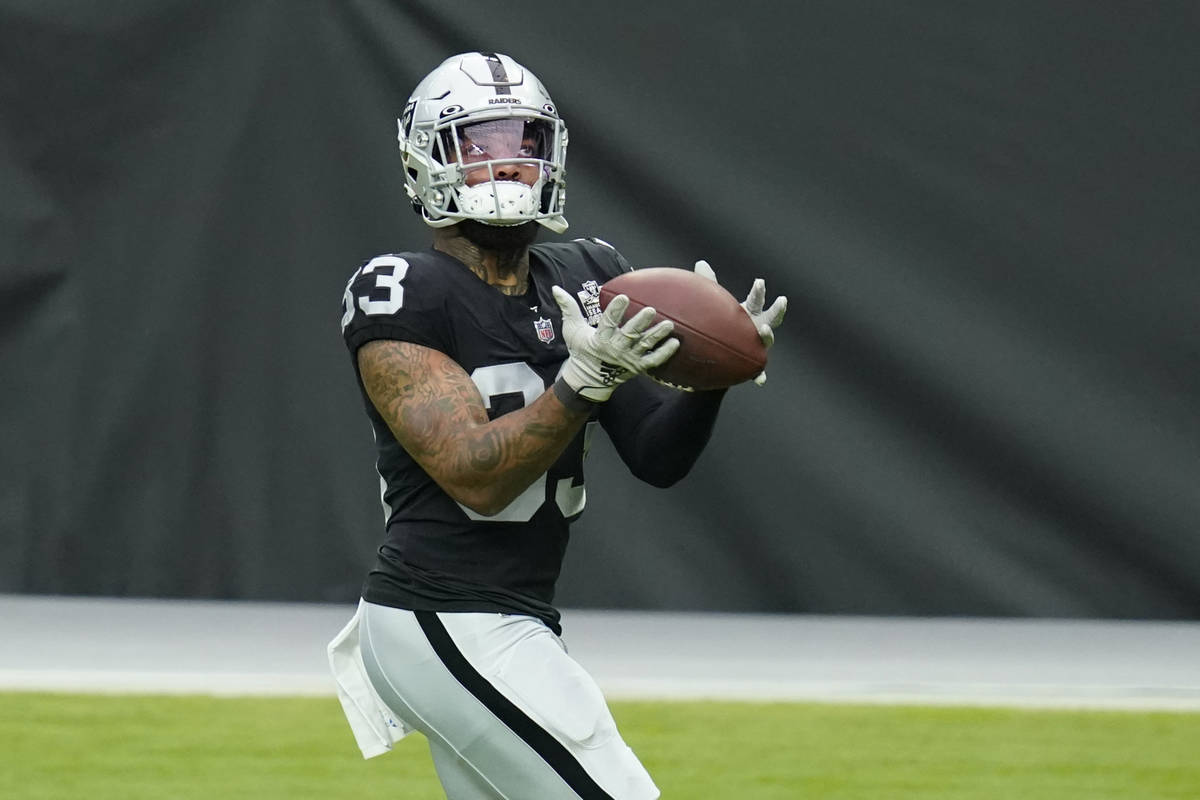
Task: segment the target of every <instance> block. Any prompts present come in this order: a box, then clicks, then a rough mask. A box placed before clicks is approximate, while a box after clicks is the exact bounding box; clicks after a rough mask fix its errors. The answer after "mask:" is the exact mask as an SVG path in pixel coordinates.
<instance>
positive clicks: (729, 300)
mask: <svg viewBox="0 0 1200 800" xmlns="http://www.w3.org/2000/svg"><path fill="white" fill-rule="evenodd" d="M705 266H706V267H707V264H706V265H705ZM709 272H711V270H709ZM619 294H623V295H625V296H627V297H628V298H629V309H628V310H627V311H626V312H625V317H626V318H628V317H629V316H632V315H633V314H636V313H637V312H638V311H640V310H641V309H643V308H647V307H651V308H653V309H654V310H655V311H656V312H657V316H656V317H655V322H658V321H659V320H664V319H669V320H671V321H672V322H674V323H675V329H674V331H673V333H672V335H673V336H674V337H675V338H677V339H678V340H679V350H678V352H676V353H675V355H674V356H672V357H671V358H670V360H668V361H667V363H665V364H663V365H662V366H661V367H657V368H655V369H653V370H651V371H650V372H649V375H650V377H652V378H654V379H655V380H657V381H659V382H660V383H665V384H667V385H669V386H673V387H675V388H677V389H685V390H707V389H723V388H725V387H727V386H733V385H735V384H739V383H742V382H744V381H748V380H753V379H755V378H756V377H758V376H759V375H761V374H762V373H763V368H764V367H766V364H767V343H766V342H764V340H763V338H762V336H761V335H760V333H759V331H758V330H757V328H756V327H755V323H754V320H753V319H751V316H750V314H749V313H747V310H746V308H744V307H743V306H742V305H741V304H740V303H739V302H738V301H737V299H736V298H734V296H733V295H731V294H730V293H729V292H727V291H725V289H723V288H721V285H720V284H719V283H717V282H716V279H715V278H713V277H711V276H710V275H708V274H705V273H704V272H702V271H700V270H697V271H695V272H693V271H692V270H686V269H676V268H673V267H649V268H646V269H639V270H634V271H633V272H626V273H624V274H622V275H618V276H617V277H615V278H613V279H611V280H609V281H608V282H607V283H605V284H604V285H603V286H601V287H600V306H601V307H602V308H606V307H607V306H608V303H609V301H610V300H612V298H613V297H615V296H617V295H619ZM760 303H761V301H760Z"/></svg>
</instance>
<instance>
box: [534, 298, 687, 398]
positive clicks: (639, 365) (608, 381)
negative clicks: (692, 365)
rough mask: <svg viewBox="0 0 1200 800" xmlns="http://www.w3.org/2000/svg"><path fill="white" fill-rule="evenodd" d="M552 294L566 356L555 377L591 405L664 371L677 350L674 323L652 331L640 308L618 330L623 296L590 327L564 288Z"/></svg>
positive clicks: (649, 315) (646, 311)
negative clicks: (624, 385)
mask: <svg viewBox="0 0 1200 800" xmlns="http://www.w3.org/2000/svg"><path fill="white" fill-rule="evenodd" d="M551 291H552V292H553V293H554V300H555V302H557V303H558V308H559V310H560V311H562V332H563V341H565V342H566V344H567V352H568V353H569V354H570V357H569V358H568V359H567V360H566V361H565V362H564V363H563V366H562V369H561V370H560V371H559V373H558V377H559V378H560V379H562V380H563V381H565V382H566V384H567V385H568V386H570V387H571V389H572V390H574V391H575V393H576V394H578V395H580V396H582V397H583V398H585V399H587V400H590V401H591V402H593V403H600V402H603V401H605V400H607V399H608V398H609V397H610V396H611V395H612V393H613V389H615V388H617V386H618V385H619V384H622V383H624V382H625V381H627V380H629V379H630V378H632V377H633V376H634V375H641V374H643V373H645V372H647V371H649V370H652V369H654V368H655V367H660V366H662V365H663V364H665V363H666V361H667V359H668V358H670V357H671V356H673V355H675V351H676V350H678V349H679V340H678V339H676V338H674V337H671V338H667V337H670V336H671V331H672V330H674V328H675V323H673V322H671V321H670V320H663V321H662V322H660V323H658V324H657V325H655V326H653V327H651V325H650V323H652V322H653V321H654V315H655V312H654V309H653V308H643V309H642V310H641V311H639V312H638V313H636V314H634V315H633V316H632V317H630V319H629V321H628V322H626V323H625V324H624V325H622V324H621V317H623V316H624V315H625V310H626V309H627V308H628V307H629V298H628V297H626V296H625V295H623V294H619V295H617V296H616V297H614V298H613V299H612V300H610V301H609V303H608V308H606V309H604V313H602V314H601V315H600V322H599V324H597V326H596V327H595V328H593V327H592V326H591V325H588V324H587V321H586V320H585V319H584V318H583V314H582V313H581V312H580V310H579V306H578V305H577V304H576V303H575V298H573V297H571V295H570V294H569V293H568V292H567V291H566V290H565V289H563V288H562V287H561V286H554V287H552V288H551Z"/></svg>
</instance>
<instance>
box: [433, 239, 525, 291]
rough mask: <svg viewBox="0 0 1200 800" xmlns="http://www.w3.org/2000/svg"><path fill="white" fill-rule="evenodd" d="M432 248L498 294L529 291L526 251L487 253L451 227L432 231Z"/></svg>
mask: <svg viewBox="0 0 1200 800" xmlns="http://www.w3.org/2000/svg"><path fill="white" fill-rule="evenodd" d="M433 247H434V249H435V250H440V251H441V252H443V253H445V254H446V255H448V256H453V257H454V258H457V259H458V260H459V261H461V262H462V263H463V264H464V265H465V266H466V267H467V269H469V270H471V272H473V273H475V275H476V276H477V277H478V278H479V279H480V280H482V281H483V282H485V283H487V284H489V285H491V286H494V287H496V289H497V290H498V291H499V292H500V293H501V294H509V295H523V294H525V293H526V292H527V291H528V290H529V248H528V247H525V246H522V247H519V248H516V249H514V250H490V249H487V248H484V247H481V246H480V245H478V244H475V243H474V242H472V241H470V240H469V239H467V238H466V237H465V236H463V235H462V234H460V233H459V232H457V231H456V230H455V229H454V228H435V229H434V231H433Z"/></svg>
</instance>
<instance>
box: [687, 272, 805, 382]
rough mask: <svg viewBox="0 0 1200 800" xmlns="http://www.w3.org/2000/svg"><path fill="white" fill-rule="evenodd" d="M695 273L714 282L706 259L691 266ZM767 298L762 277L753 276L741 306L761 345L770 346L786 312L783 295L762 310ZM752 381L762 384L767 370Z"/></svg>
mask: <svg viewBox="0 0 1200 800" xmlns="http://www.w3.org/2000/svg"><path fill="white" fill-rule="evenodd" d="M693 269H694V271H695V273H696V274H697V275H700V276H702V277H705V278H708V279H709V280H710V281H713V282H716V280H717V273H716V272H714V271H713V268H712V267H710V266H709V264H708V262H707V261H697V262H696V266H695V267H694V268H693ZM766 299H767V284H766V281H764V280H763V279H762V278H755V279H754V284H753V285H752V286H751V287H750V294H749V295H747V296H746V299H745V300H744V301H742V308H744V309H746V313H747V314H749V315H750V319H751V320H752V321H753V322H754V327H755V329H756V330H757V331H758V336H759V338H760V339H762V342H763V345H764V346H766V347H768V348H770V347H771V345H773V344H775V329H776V328H778V327H779V323H781V322H783V317H784V314H786V313H787V298H786V297H784V296H783V295H780V296H779V297H776V298H775V302H774V303H771V307H770V308H768V309H766V310H765V311H764V310H763V304H764V303H765V302H766ZM754 382H755V383H756V384H758V385H759V386H762V385H763V384H764V383H766V382H767V372H766V370H763V371H762V372H760V373H758V377H757V378H755V379H754Z"/></svg>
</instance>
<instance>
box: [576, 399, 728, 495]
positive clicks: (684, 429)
mask: <svg viewBox="0 0 1200 800" xmlns="http://www.w3.org/2000/svg"><path fill="white" fill-rule="evenodd" d="M724 397H725V390H724V389H719V390H716V391H710V392H680V391H677V390H675V389H669V388H667V387H665V386H662V385H660V384H657V383H655V382H654V381H652V380H650V379H649V378H644V377H642V378H634V379H633V380H631V381H629V382H628V383H626V384H624V385H623V386H621V387H619V388H618V389H617V391H615V392H613V395H612V397H611V398H610V399H609V400H608V402H606V403H603V404H602V406H601V409H600V424H601V425H603V426H604V430H605V432H606V433H607V434H608V437H609V439H611V440H612V443H613V446H614V447H616V450H617V453H618V454H619V455H620V456H621V460H622V461H624V462H625V465H626V466H627V467H629V471H630V472H632V473H633V475H634V476H635V477H637V478H638V479H639V480H643V481H645V482H646V483H649V484H651V485H652V486H658V487H661V488H666V487H667V486H671V485H672V484H674V483H676V482H677V481H679V480H680V479H681V478H683V477H684V476H685V475H687V474H688V472H689V471H690V470H691V468H692V465H693V464H695V463H696V459H698V458H699V457H700V453H701V451H703V450H704V446H705V445H706V444H708V439H709V436H711V435H712V430H713V425H714V423H715V422H716V421H717V412H718V411H719V410H720V408H721V400H722V399H724Z"/></svg>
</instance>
